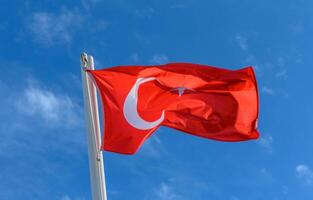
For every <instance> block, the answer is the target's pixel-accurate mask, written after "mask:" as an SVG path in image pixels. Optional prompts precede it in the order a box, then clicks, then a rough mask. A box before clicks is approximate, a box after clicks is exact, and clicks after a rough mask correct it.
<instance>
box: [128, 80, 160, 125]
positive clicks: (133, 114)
mask: <svg viewBox="0 0 313 200" xmlns="http://www.w3.org/2000/svg"><path fill="white" fill-rule="evenodd" d="M152 80H156V78H154V77H150V78H138V79H137V80H136V83H135V85H134V86H133V87H132V89H131V90H130V91H129V93H128V95H127V97H126V99H125V102H124V108H123V113H124V117H125V119H126V121H127V122H128V123H129V124H130V125H132V126H133V127H135V128H137V129H140V130H148V129H152V128H154V127H156V126H158V125H159V124H160V123H161V122H162V121H163V120H164V110H163V111H162V115H161V117H160V118H159V119H157V120H155V121H153V122H148V121H146V120H144V119H142V118H141V117H140V116H139V114H138V111H137V102H138V88H139V86H140V85H141V84H143V83H145V82H148V81H152Z"/></svg>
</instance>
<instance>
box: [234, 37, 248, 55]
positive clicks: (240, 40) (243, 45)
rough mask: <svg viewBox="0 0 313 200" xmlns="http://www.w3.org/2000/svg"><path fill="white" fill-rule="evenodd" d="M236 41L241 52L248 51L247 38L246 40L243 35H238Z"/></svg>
mask: <svg viewBox="0 0 313 200" xmlns="http://www.w3.org/2000/svg"><path fill="white" fill-rule="evenodd" d="M235 40H236V42H237V44H238V46H239V47H240V49H241V50H243V51H246V50H248V44H247V38H245V37H244V36H243V35H241V34H237V35H236V37H235Z"/></svg>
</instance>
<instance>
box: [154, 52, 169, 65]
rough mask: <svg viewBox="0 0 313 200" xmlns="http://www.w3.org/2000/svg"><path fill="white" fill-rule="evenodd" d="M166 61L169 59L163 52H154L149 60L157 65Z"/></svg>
mask: <svg viewBox="0 0 313 200" xmlns="http://www.w3.org/2000/svg"><path fill="white" fill-rule="evenodd" d="M168 61H169V60H168V57H167V56H165V55H163V54H156V55H154V56H153V57H152V59H151V60H150V62H151V63H153V64H158V65H159V64H165V63H168Z"/></svg>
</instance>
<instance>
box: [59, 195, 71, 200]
mask: <svg viewBox="0 0 313 200" xmlns="http://www.w3.org/2000/svg"><path fill="white" fill-rule="evenodd" d="M61 200H71V198H70V197H69V196H68V195H65V196H63V197H61Z"/></svg>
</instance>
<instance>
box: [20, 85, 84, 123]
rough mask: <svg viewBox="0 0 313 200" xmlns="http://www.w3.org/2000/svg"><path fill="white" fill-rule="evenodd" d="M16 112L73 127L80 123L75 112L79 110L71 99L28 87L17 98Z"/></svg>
mask: <svg viewBox="0 0 313 200" xmlns="http://www.w3.org/2000/svg"><path fill="white" fill-rule="evenodd" d="M17 99H18V100H17V101H16V103H15V105H16V107H17V110H18V111H20V112H21V113H23V114H25V115H28V116H35V115H37V116H39V117H42V118H43V119H45V120H46V121H49V124H51V123H62V124H65V125H67V126H68V125H75V124H76V123H78V122H80V119H79V116H78V113H77V111H79V110H80V108H78V106H77V105H75V103H74V102H73V101H72V100H71V98H70V97H69V96H67V95H64V94H57V93H54V92H52V91H50V90H49V89H43V88H40V87H39V86H35V85H29V86H27V87H26V88H25V89H24V91H23V92H22V94H21V96H20V97H18V98H17Z"/></svg>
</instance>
